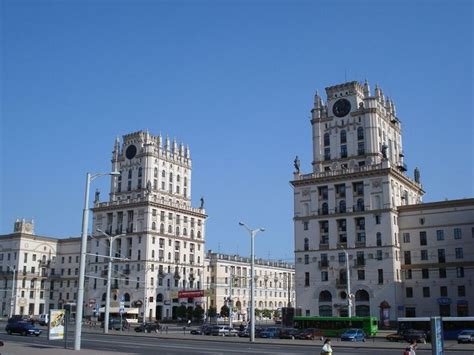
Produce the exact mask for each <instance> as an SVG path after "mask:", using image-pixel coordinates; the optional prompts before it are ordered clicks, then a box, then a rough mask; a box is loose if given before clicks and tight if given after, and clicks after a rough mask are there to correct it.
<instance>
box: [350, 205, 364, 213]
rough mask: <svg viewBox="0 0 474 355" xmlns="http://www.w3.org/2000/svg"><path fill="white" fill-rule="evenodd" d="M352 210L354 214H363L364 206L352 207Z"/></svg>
mask: <svg viewBox="0 0 474 355" xmlns="http://www.w3.org/2000/svg"><path fill="white" fill-rule="evenodd" d="M352 210H353V211H354V212H364V211H365V206H364V205H354V206H352Z"/></svg>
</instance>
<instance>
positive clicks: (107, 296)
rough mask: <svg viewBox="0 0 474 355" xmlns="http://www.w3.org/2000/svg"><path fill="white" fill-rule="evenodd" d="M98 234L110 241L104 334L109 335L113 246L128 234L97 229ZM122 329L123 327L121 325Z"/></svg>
mask: <svg viewBox="0 0 474 355" xmlns="http://www.w3.org/2000/svg"><path fill="white" fill-rule="evenodd" d="M97 232H99V233H102V234H103V235H104V236H105V237H107V238H108V239H109V266H108V267H107V290H106V294H105V314H104V333H105V334H108V332H109V313H110V287H111V283H112V244H113V242H114V240H115V239H117V238H119V237H123V236H125V235H126V234H119V235H115V236H111V235H108V234H107V233H105V232H104V231H103V230H100V229H99V228H97ZM120 327H122V325H120Z"/></svg>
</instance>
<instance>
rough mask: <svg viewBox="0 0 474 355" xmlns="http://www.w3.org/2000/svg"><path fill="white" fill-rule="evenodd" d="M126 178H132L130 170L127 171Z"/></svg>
mask: <svg viewBox="0 0 474 355" xmlns="http://www.w3.org/2000/svg"><path fill="white" fill-rule="evenodd" d="M128 178H129V179H131V178H132V169H129V170H128Z"/></svg>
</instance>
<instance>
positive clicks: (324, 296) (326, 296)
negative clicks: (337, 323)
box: [319, 291, 332, 302]
mask: <svg viewBox="0 0 474 355" xmlns="http://www.w3.org/2000/svg"><path fill="white" fill-rule="evenodd" d="M319 302H332V295H331V292H329V291H321V292H320V293H319Z"/></svg>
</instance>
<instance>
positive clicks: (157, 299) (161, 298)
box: [156, 293, 163, 302]
mask: <svg viewBox="0 0 474 355" xmlns="http://www.w3.org/2000/svg"><path fill="white" fill-rule="evenodd" d="M156 302H163V294H162V293H159V294H157V295H156Z"/></svg>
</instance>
